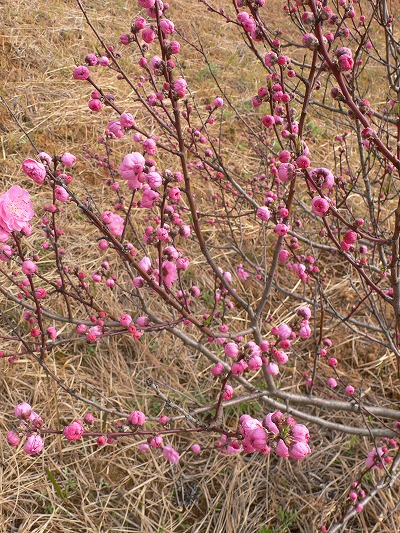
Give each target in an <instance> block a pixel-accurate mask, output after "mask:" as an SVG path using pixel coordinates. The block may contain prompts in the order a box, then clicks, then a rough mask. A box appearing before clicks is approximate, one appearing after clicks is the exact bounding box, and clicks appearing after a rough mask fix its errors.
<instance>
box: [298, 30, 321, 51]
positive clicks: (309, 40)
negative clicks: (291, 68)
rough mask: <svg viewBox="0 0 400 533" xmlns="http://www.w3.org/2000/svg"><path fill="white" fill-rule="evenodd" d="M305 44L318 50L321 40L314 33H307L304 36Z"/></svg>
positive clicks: (311, 48) (303, 41)
mask: <svg viewBox="0 0 400 533" xmlns="http://www.w3.org/2000/svg"><path fill="white" fill-rule="evenodd" d="M302 43H303V46H305V47H306V48H309V49H310V50H317V48H318V47H319V41H318V39H317V37H316V36H315V35H314V34H313V33H306V34H304V35H303V38H302Z"/></svg>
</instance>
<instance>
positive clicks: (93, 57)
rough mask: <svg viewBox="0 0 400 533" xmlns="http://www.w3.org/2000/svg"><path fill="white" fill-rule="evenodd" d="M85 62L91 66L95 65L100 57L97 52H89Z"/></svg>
mask: <svg viewBox="0 0 400 533" xmlns="http://www.w3.org/2000/svg"><path fill="white" fill-rule="evenodd" d="M85 62H86V63H87V64H88V65H89V66H90V67H94V66H96V65H97V62H98V59H97V56H96V54H87V55H86V57H85Z"/></svg>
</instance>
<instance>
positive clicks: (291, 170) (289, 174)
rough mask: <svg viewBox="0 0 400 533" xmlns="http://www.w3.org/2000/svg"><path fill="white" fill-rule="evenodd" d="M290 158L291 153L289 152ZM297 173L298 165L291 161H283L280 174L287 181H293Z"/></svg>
mask: <svg viewBox="0 0 400 533" xmlns="http://www.w3.org/2000/svg"><path fill="white" fill-rule="evenodd" d="M289 158H290V154H289ZM295 175H296V167H295V166H294V165H292V164H291V163H282V164H281V165H279V168H278V176H279V179H280V180H281V181H284V182H285V183H286V182H288V181H291V180H292V179H293V178H294V177H295Z"/></svg>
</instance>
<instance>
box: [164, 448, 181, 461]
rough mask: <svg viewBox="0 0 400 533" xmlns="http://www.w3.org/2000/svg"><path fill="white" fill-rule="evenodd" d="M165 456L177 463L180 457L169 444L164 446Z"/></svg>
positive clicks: (166, 458)
mask: <svg viewBox="0 0 400 533" xmlns="http://www.w3.org/2000/svg"><path fill="white" fill-rule="evenodd" d="M163 456H164V459H165V460H166V461H169V462H170V463H172V464H176V463H177V462H178V461H179V459H180V455H179V453H178V452H177V451H176V450H174V448H172V446H169V444H167V445H166V446H164V449H163Z"/></svg>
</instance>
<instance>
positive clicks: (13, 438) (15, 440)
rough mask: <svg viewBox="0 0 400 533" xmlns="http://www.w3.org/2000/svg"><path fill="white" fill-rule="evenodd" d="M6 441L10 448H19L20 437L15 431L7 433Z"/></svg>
mask: <svg viewBox="0 0 400 533" xmlns="http://www.w3.org/2000/svg"><path fill="white" fill-rule="evenodd" d="M7 441H8V443H9V444H11V446H19V443H20V442H21V437H20V436H19V435H18V433H17V432H16V431H9V432H8V433H7Z"/></svg>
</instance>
